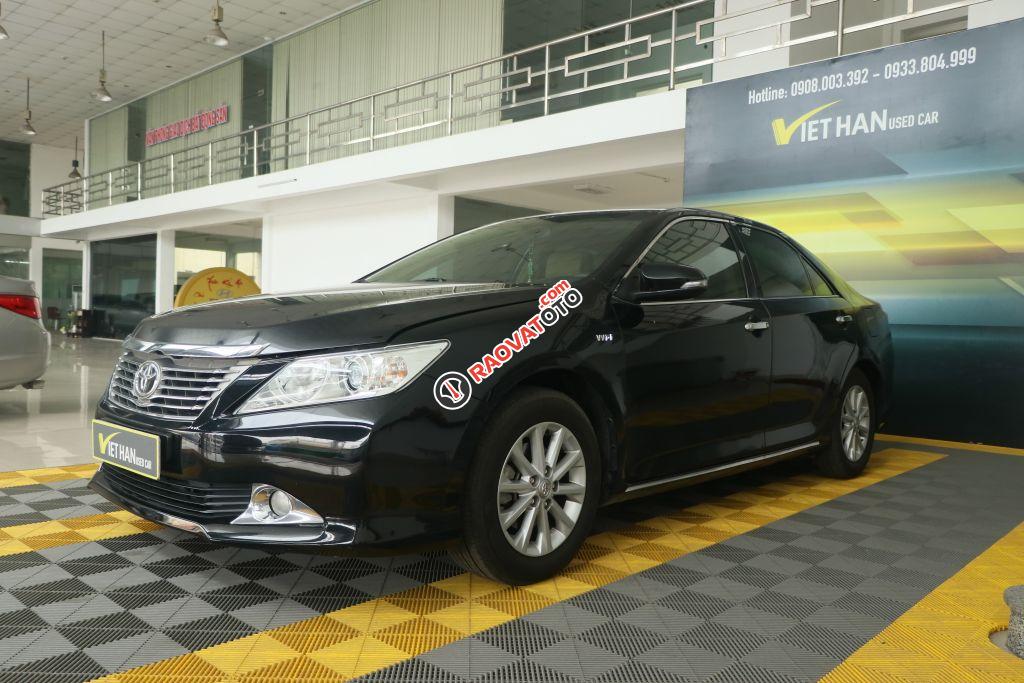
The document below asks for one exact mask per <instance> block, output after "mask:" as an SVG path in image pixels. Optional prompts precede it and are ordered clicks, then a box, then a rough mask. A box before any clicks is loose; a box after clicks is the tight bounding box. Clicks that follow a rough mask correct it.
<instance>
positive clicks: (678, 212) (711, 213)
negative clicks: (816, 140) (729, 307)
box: [535, 206, 782, 234]
mask: <svg viewBox="0 0 1024 683" xmlns="http://www.w3.org/2000/svg"><path fill="white" fill-rule="evenodd" d="M631 214H635V215H638V216H641V215H658V214H661V215H664V216H706V217H708V218H721V219H723V220H728V221H733V222H736V223H742V224H744V225H756V226H757V227H759V228H765V229H767V230H770V231H772V232H775V233H779V234H782V233H781V231H780V230H778V229H777V228H773V227H772V226H770V225H765V224H764V223H759V222H757V221H755V220H751V219H750V218H744V217H743V216H737V215H735V214H731V213H724V212H722V211H715V210H713V209H700V208H696V207H688V206H677V207H672V208H651V209H592V210H587V211H551V212H548V213H541V214H537V216H535V217H544V216H588V215H589V216H593V215H606V216H621V215H631Z"/></svg>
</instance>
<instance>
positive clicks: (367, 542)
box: [91, 209, 892, 584]
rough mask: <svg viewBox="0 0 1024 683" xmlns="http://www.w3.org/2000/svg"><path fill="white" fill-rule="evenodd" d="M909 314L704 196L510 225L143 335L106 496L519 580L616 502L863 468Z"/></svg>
mask: <svg viewBox="0 0 1024 683" xmlns="http://www.w3.org/2000/svg"><path fill="white" fill-rule="evenodd" d="M891 377H892V345H891V339H890V335H889V329H888V321H887V318H886V315H885V313H884V312H883V311H882V309H881V308H880V307H879V305H878V304H877V303H875V302H873V301H871V300H869V299H866V298H864V297H863V296H861V295H859V294H858V293H857V292H856V291H854V290H853V289H852V288H851V287H850V286H849V285H848V284H846V283H845V282H844V281H843V280H842V279H841V278H839V277H838V276H837V275H836V274H835V273H833V272H832V271H831V270H829V269H828V268H827V267H826V266H825V265H824V264H822V263H821V262H820V261H818V260H817V259H816V258H815V257H814V256H812V255H811V254H809V253H808V252H807V251H806V250H804V249H803V248H801V246H800V245H798V244H797V243H795V242H794V241H792V240H790V239H789V238H788V237H786V236H785V235H783V234H782V233H780V232H779V231H777V230H775V229H773V228H770V227H768V226H765V225H761V224H759V223H755V222H752V221H749V220H746V219H743V218H737V217H735V216H729V215H724V214H719V213H714V212H709V211H699V210H690V209H675V210H657V211H602V212H592V213H571V214H555V215H545V216H537V217H532V218H523V219H517V220H511V221H506V222H502V223H496V224H493V225H488V226H485V227H481V228H477V229H475V230H471V231H468V232H465V233H462V234H459V235H455V236H454V237H450V238H448V239H445V240H442V241H440V242H437V243H435V244H432V245H430V246H427V247H425V248H423V249H420V250H419V251H416V252H414V253H412V254H410V255H408V256H406V257H404V258H401V259H399V260H397V261H395V262H394V263H391V264H389V265H387V266H385V267H383V268H381V269H379V270H377V271H375V272H373V273H371V274H369V275H367V276H366V277H364V278H362V279H361V280H359V281H358V282H356V283H354V284H352V285H350V286H347V287H344V288H343V289H339V290H337V291H323V292H309V293H301V294H280V295H264V296H256V297H251V298H247V299H240V300H235V301H230V302H223V303H215V304H206V305H201V306H193V307H190V308H184V309H180V310H176V311H173V312H171V313H165V314H161V315H156V316H153V317H151V318H148V319H146V320H145V321H143V322H142V323H141V324H140V325H139V326H138V327H137V328H136V330H135V332H134V333H133V334H132V335H131V336H130V337H129V338H128V340H127V341H126V342H125V346H124V353H123V355H122V356H121V357H120V359H119V361H118V363H117V367H116V369H115V371H114V374H113V377H112V378H111V381H110V386H109V388H108V390H107V392H106V394H105V395H104V397H103V399H102V401H101V403H100V405H99V408H98V411H97V415H96V421H95V422H94V426H93V437H92V441H93V445H92V449H93V455H94V456H95V457H96V458H97V459H99V460H100V461H101V463H102V464H101V467H100V468H99V470H98V472H97V473H96V475H95V477H94V478H93V480H92V484H91V485H92V487H93V488H94V489H95V490H97V491H98V492H100V493H101V494H103V495H104V496H106V497H107V498H109V499H110V500H112V501H114V502H116V503H118V504H120V505H121V506H123V507H125V508H127V509H128V510H131V511H132V512H134V513H136V514H138V515H140V516H142V517H145V518H147V519H151V520H155V521H157V522H160V523H162V524H166V525H169V526H172V527H176V528H179V529H184V530H187V531H191V532H194V533H197V534H201V535H203V536H205V537H207V538H209V539H213V540H215V541H224V542H232V543H250V544H253V543H255V544H282V545H288V546H299V547H314V546H315V547H321V546H322V547H332V548H336V549H337V548H351V549H353V550H356V551H361V552H367V551H369V550H371V549H376V548H391V547H396V546H406V547H407V546H409V545H410V544H422V543H435V542H444V541H452V540H454V541H456V544H455V546H456V551H455V552H456V554H457V557H458V558H459V559H460V561H461V562H463V563H464V564H465V565H466V566H467V567H468V568H470V569H472V570H474V571H476V572H479V573H481V574H484V575H486V576H489V577H492V578H494V579H497V580H500V581H505V582H508V583H514V584H519V583H528V582H533V581H537V580H540V579H543V578H545V577H548V576H550V575H552V574H553V573H555V572H557V571H558V570H559V569H560V568H562V567H563V566H565V565H566V563H567V562H568V561H569V560H570V558H571V557H572V555H573V553H574V552H575V551H576V550H577V549H578V548H579V546H580V544H581V542H582V541H583V539H584V537H585V536H586V535H587V533H588V531H589V529H590V527H591V525H592V522H593V520H594V516H595V513H596V511H597V508H598V507H599V506H600V505H603V504H607V503H610V502H614V501H619V500H623V499H625V498H627V497H632V496H639V495H645V494H649V493H654V492H659V491H664V490H666V489H668V488H671V487H675V486H681V485H686V484H692V483H696V482H701V481H706V480H708V479H710V478H714V477H720V476H724V475H728V474H731V473H734V472H739V471H742V470H746V469H749V468H753V467H759V466H763V465H767V464H770V463H774V462H778V461H780V460H784V459H787V458H795V457H809V458H814V459H815V460H816V462H817V464H818V466H819V467H820V468H821V470H822V471H823V472H825V473H827V474H829V475H832V476H836V477H852V476H856V475H857V474H859V473H860V472H861V471H862V470H863V469H864V467H865V465H866V464H867V461H868V457H869V455H870V453H871V444H872V438H873V435H874V431H875V428H876V426H877V425H878V422H879V418H880V417H881V416H882V415H883V414H884V411H885V408H886V404H887V402H888V396H889V390H890V385H891Z"/></svg>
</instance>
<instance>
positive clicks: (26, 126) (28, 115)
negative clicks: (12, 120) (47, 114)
mask: <svg viewBox="0 0 1024 683" xmlns="http://www.w3.org/2000/svg"><path fill="white" fill-rule="evenodd" d="M31 89H32V82H31V81H30V80H29V79H27V78H26V79H25V123H23V124H21V132H22V133H24V134H25V135H35V134H36V129H35V128H33V127H32V107H31V103H32V100H31V99H30V97H31Z"/></svg>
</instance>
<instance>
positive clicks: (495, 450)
mask: <svg viewBox="0 0 1024 683" xmlns="http://www.w3.org/2000/svg"><path fill="white" fill-rule="evenodd" d="M600 466H601V461H600V457H599V455H598V451H597V437H596V436H595V435H594V429H593V427H592V426H591V425H590V421H589V420H588V419H587V416H586V414H585V413H584V412H583V410H582V409H581V408H580V407H579V406H578V405H577V404H576V403H575V402H574V401H573V400H572V399H570V398H569V397H568V396H566V395H564V394H561V393H559V392H556V391H551V390H548V389H536V388H529V389H523V390H520V391H518V392H516V393H515V394H514V395H513V396H511V397H510V398H509V399H508V401H506V403H505V404H504V405H503V406H502V407H501V408H499V409H498V411H497V412H496V413H495V414H494V415H493V416H492V417H491V419H490V420H489V421H488V423H487V427H486V429H485V433H484V436H483V438H482V439H481V440H480V444H479V446H478V448H477V452H476V457H475V458H474V461H473V463H472V465H471V466H470V470H469V476H468V478H467V481H466V496H465V503H464V513H463V514H464V539H463V543H462V546H461V548H459V549H458V550H457V551H456V559H458V560H459V561H460V563H462V564H463V565H464V566H465V567H466V568H467V569H469V570H470V571H474V572H476V573H479V574H482V575H484V576H487V577H489V578H492V579H495V580H497V581H502V582H504V583H510V584H517V585H518V584H525V583H533V582H536V581H541V580H543V579H546V578H549V577H550V576H552V575H553V574H555V573H557V572H558V571H559V570H560V569H562V568H563V567H565V566H566V565H567V564H568V563H569V561H570V560H571V559H572V557H573V555H574V554H575V553H576V551H577V550H578V549H579V547H580V544H581V543H582V542H583V539H584V538H586V535H587V533H588V532H589V530H590V527H591V525H592V523H593V519H594V515H595V513H596V511H597V504H598V499H599V497H600V491H599V488H600V482H601V477H600Z"/></svg>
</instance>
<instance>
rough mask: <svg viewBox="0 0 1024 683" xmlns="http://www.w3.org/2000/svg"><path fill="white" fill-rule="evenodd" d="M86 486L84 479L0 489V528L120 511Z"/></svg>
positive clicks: (86, 481) (86, 482)
mask: <svg viewBox="0 0 1024 683" xmlns="http://www.w3.org/2000/svg"><path fill="white" fill-rule="evenodd" d="M0 485H2V482H0ZM88 485H89V482H88V480H86V479H64V480H57V481H50V482H46V483H40V484H27V485H24V486H19V487H17V488H3V489H0V527H7V526H12V525H15V524H31V523H35V522H47V521H49V520H52V519H70V518H72V517H85V516H86V515H98V514H100V513H102V512H113V511H114V510H118V509H119V508H118V507H117V506H116V505H114V504H113V503H110V502H108V501H107V500H106V499H104V498H103V496H101V495H99V494H98V493H94V492H93V491H92V490H90V489H89V487H88Z"/></svg>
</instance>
